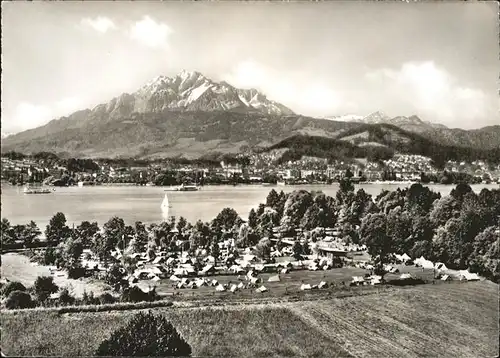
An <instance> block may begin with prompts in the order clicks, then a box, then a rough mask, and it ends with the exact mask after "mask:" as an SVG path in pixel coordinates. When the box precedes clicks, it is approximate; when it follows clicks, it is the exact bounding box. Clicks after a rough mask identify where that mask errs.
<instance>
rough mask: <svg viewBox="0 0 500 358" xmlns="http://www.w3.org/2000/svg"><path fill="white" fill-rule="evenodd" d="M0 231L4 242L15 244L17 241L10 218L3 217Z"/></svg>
mask: <svg viewBox="0 0 500 358" xmlns="http://www.w3.org/2000/svg"><path fill="white" fill-rule="evenodd" d="M0 230H1V231H0V233H1V235H2V243H3V244H13V243H14V241H15V238H14V233H13V230H12V226H11V225H10V222H9V220H7V219H6V218H2V223H1V228H0Z"/></svg>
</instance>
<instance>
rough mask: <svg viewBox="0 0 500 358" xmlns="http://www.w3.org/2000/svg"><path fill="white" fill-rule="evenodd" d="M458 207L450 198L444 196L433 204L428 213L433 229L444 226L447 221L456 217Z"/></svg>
mask: <svg viewBox="0 0 500 358" xmlns="http://www.w3.org/2000/svg"><path fill="white" fill-rule="evenodd" d="M459 213H460V207H459V204H458V202H457V200H456V199H455V198H454V197H453V196H451V195H448V196H445V197H443V198H441V199H439V200H437V201H436V202H435V203H434V206H433V208H432V210H431V212H430V220H431V222H432V224H433V225H434V226H435V227H438V226H442V225H445V224H446V222H447V221H448V220H450V219H451V218H453V217H457V216H458V215H459Z"/></svg>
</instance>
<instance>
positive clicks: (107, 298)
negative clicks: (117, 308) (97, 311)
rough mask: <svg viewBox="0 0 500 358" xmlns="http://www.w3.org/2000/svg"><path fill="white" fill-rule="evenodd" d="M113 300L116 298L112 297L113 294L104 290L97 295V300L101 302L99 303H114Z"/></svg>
mask: <svg viewBox="0 0 500 358" xmlns="http://www.w3.org/2000/svg"><path fill="white" fill-rule="evenodd" d="M115 301H116V299H115V298H114V297H113V295H111V294H110V293H108V292H105V293H103V294H102V295H100V296H99V302H100V303H101V305H105V304H108V303H115Z"/></svg>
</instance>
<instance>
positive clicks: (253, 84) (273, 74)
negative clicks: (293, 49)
mask: <svg viewBox="0 0 500 358" xmlns="http://www.w3.org/2000/svg"><path fill="white" fill-rule="evenodd" d="M223 77H224V79H225V80H226V81H227V82H229V83H230V84H231V85H233V86H235V87H238V88H256V89H258V90H259V91H261V92H262V93H263V94H265V95H266V96H267V97H268V98H269V99H272V100H275V101H278V102H280V103H282V104H284V105H285V106H287V107H290V108H291V109H292V110H294V111H296V112H299V113H304V114H307V115H318V116H320V115H328V114H331V113H333V112H336V111H338V110H339V109H340V107H341V106H342V104H343V101H342V97H341V95H340V94H339V93H338V92H337V91H336V90H335V89H333V88H331V86H329V85H327V84H325V83H322V82H321V81H320V80H315V79H311V78H306V79H303V80H302V81H301V80H300V79H299V78H291V77H284V76H283V75H281V74H280V72H279V71H277V70H274V69H273V68H270V67H267V66H265V65H263V64H260V63H258V62H256V61H255V60H253V59H247V60H245V61H242V62H240V63H238V64H237V65H236V66H235V67H234V68H233V69H232V71H231V72H230V73H228V74H226V75H225V76H223Z"/></svg>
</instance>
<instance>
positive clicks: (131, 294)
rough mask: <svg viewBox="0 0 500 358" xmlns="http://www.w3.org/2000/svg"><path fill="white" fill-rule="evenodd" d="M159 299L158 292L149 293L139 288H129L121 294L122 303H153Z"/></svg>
mask: <svg viewBox="0 0 500 358" xmlns="http://www.w3.org/2000/svg"><path fill="white" fill-rule="evenodd" d="M157 299H158V294H157V293H156V290H154V289H153V290H152V291H150V292H148V293H146V292H144V291H142V290H141V289H140V288H139V287H137V286H132V287H128V288H126V289H124V290H123V292H122V294H121V301H122V302H151V301H155V300H157Z"/></svg>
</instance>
